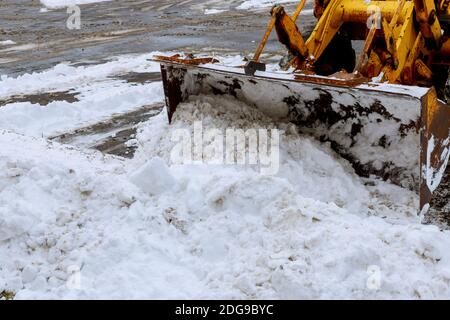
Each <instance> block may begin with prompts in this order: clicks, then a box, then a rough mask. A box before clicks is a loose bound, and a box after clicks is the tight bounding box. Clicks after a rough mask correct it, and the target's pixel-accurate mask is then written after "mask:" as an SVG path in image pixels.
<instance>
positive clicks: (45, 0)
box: [40, 0, 111, 9]
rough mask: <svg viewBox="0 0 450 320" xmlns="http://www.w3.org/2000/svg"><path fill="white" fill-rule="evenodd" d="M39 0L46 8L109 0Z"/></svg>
mask: <svg viewBox="0 0 450 320" xmlns="http://www.w3.org/2000/svg"><path fill="white" fill-rule="evenodd" d="M40 1H41V3H42V4H43V5H44V6H46V7H47V8H51V9H55V8H64V7H69V6H74V5H80V4H88V3H95V2H105V1H111V0H40Z"/></svg>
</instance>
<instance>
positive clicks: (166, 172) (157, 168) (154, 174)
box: [130, 158, 176, 195]
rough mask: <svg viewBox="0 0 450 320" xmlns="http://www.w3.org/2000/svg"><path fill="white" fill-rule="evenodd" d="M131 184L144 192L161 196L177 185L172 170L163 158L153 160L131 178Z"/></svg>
mask: <svg viewBox="0 0 450 320" xmlns="http://www.w3.org/2000/svg"><path fill="white" fill-rule="evenodd" d="M130 180H131V182H132V183H133V184H134V185H136V186H137V187H138V188H140V189H141V190H143V191H144V192H147V193H150V194H153V195H159V194H162V193H164V192H166V191H168V190H170V189H171V188H172V187H173V186H174V185H175V183H176V181H175V178H174V177H173V176H172V174H171V172H170V169H169V168H168V167H167V165H166V163H165V162H164V161H163V160H162V159H161V158H153V159H152V160H150V161H148V162H147V163H146V164H144V165H143V166H142V167H140V168H139V169H138V170H137V171H136V172H135V173H133V174H132V175H131V176H130Z"/></svg>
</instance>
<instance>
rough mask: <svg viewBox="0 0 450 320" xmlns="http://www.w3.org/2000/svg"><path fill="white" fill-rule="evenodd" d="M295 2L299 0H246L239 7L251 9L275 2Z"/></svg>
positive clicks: (267, 5) (268, 5)
mask: <svg viewBox="0 0 450 320" xmlns="http://www.w3.org/2000/svg"><path fill="white" fill-rule="evenodd" d="M294 2H298V0H248V1H244V2H243V3H242V4H241V5H239V6H238V7H237V9H241V10H249V9H257V8H265V7H270V6H273V5H275V4H283V3H294Z"/></svg>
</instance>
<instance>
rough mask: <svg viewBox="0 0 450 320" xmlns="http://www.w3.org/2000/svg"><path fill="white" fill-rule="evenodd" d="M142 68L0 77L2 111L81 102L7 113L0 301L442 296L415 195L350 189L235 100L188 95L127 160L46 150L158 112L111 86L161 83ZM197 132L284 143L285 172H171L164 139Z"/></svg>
mask: <svg viewBox="0 0 450 320" xmlns="http://www.w3.org/2000/svg"><path fill="white" fill-rule="evenodd" d="M147 58H148V56H141V57H140V58H138V59H141V60H140V61H138V62H135V59H136V57H119V58H116V59H114V60H113V61H110V62H108V63H106V64H101V65H97V66H82V67H75V66H70V65H66V64H64V65H59V66H56V67H55V68H53V69H51V70H48V71H45V72H43V73H35V74H29V75H24V76H22V77H20V78H18V79H13V78H10V77H6V76H3V77H2V80H1V85H0V97H3V98H5V97H7V96H8V95H10V94H19V93H21V92H25V93H30V92H35V91H36V90H41V91H49V90H50V91H61V90H68V89H70V88H72V89H73V90H76V91H78V92H81V94H80V96H79V99H80V101H79V102H75V103H72V104H65V103H56V102H54V103H55V104H56V105H51V104H50V105H49V106H47V107H39V106H36V105H29V104H27V103H14V104H10V105H7V106H4V107H2V108H0V113H1V114H0V119H1V122H0V127H1V130H0V145H1V148H0V292H2V291H3V290H7V291H11V292H14V293H15V294H16V298H17V299H29V298H32V299H35V298H94V299H99V298H117V299H118V298H125V299H134V298H158V299H164V298H179V299H187V298H198V299H203V298H209V299H216V298H250V299H271V298H274V299H277V298H287V299H313V298H322V299H325V298H332V299H336V298H360V299H371V298H382V299H399V298H407V299H419V298H422V299H423V298H448V296H449V294H450V252H449V250H448V247H449V246H450V233H449V232H447V231H440V230H439V229H438V228H437V227H434V226H425V225H422V224H421V223H420V219H419V218H418V217H417V215H416V208H417V205H418V199H417V195H416V194H414V193H412V192H410V191H408V190H405V189H401V188H399V187H396V186H393V185H390V184H388V183H384V182H381V181H379V180H377V179H361V178H359V177H358V176H357V175H356V174H355V173H354V172H353V170H352V168H351V166H350V165H349V163H347V162H346V161H345V160H342V159H340V158H338V157H337V156H336V155H335V154H334V153H333V152H332V150H331V148H330V146H329V145H327V144H321V143H318V142H317V141H316V140H314V139H312V138H310V137H308V136H305V135H301V134H299V133H298V131H297V130H296V128H295V127H294V126H292V125H288V124H277V123H273V122H272V121H271V120H270V119H268V118H267V117H266V116H264V115H263V114H261V113H259V112H258V111H257V110H254V109H253V108H250V107H249V106H246V105H244V104H242V103H240V102H237V101H235V100H232V99H225V98H215V99H212V98H209V97H196V98H195V99H193V100H192V101H189V102H187V103H184V104H183V105H181V106H180V107H179V110H178V112H177V114H176V115H175V118H174V123H173V125H171V126H169V125H168V124H167V119H166V114H165V111H163V112H162V113H161V114H160V115H158V116H156V117H154V118H151V119H150V120H149V121H147V122H145V123H142V124H141V125H140V127H139V130H138V134H137V137H136V139H137V142H138V145H139V149H138V150H137V154H136V156H135V158H134V159H132V160H125V159H122V158H117V157H112V156H105V155H102V154H101V153H99V152H95V151H91V150H84V149H79V148H76V147H72V146H66V145H60V144H57V143H52V142H49V141H47V140H46V138H45V136H46V135H48V134H50V133H52V132H54V131H58V130H67V129H69V128H73V127H74V126H76V125H77V124H78V123H80V122H90V121H98V120H99V119H101V118H102V117H103V116H104V115H106V111H105V110H107V109H108V108H111V110H114V111H116V110H132V109H133V108H134V107H136V106H137V105H139V104H142V103H145V102H148V101H157V100H158V99H161V98H162V92H161V84H160V83H157V86H158V88H159V89H157V88H156V87H153V86H149V85H145V84H144V85H137V86H136V85H133V84H130V83H126V82H124V81H119V80H114V79H111V77H110V76H113V75H117V74H121V73H123V72H126V71H127V70H128V71H129V70H133V71H136V72H138V71H140V72H144V71H145V72H152V71H153V70H156V69H155V68H156V67H155V66H154V65H153V64H152V63H150V62H148V61H146V59H147ZM118 62H120V63H118ZM19 83H20V84H21V85H20V87H18V84H19ZM136 95H137V96H138V97H136ZM69 107H71V108H72V109H73V111H72V112H73V114H70V113H68V111H67V110H68V109H69ZM221 107H222V108H226V110H227V112H223V111H222V109H221ZM33 108H35V109H37V110H39V111H33ZM78 109H79V110H81V111H78ZM4 110H6V111H4ZM83 110H84V111H83ZM88 110H91V113H89V112H88ZM114 111H112V112H114ZM34 112H36V113H34ZM66 112H67V113H66ZM103 112H105V113H103ZM26 115H28V116H26ZM59 115H61V117H62V119H63V120H62V121H61V122H63V123H57V121H56V120H57V119H58V116H59ZM17 116H20V117H19V118H20V120H15V117H17ZM72 116H73V117H74V119H72V118H71V117H72ZM35 117H37V118H35ZM89 117H92V119H90V120H89ZM4 118H5V119H7V120H4ZM36 119H38V121H37V120H36ZM33 120H34V121H33ZM200 120H201V121H203V125H204V126H205V127H208V128H212V127H214V128H218V129H225V128H230V127H231V128H240V129H244V130H245V129H248V128H258V129H259V128H267V129H273V128H277V129H280V130H283V131H284V135H283V138H282V141H281V144H280V146H281V150H280V153H281V163H280V172H279V173H278V174H277V175H275V176H267V175H261V174H260V173H259V170H258V168H255V167H245V166H201V165H199V166H181V165H173V164H172V163H171V161H170V153H171V150H172V147H173V145H174V142H172V141H171V134H172V132H174V130H176V129H187V130H190V131H192V126H193V123H194V122H196V121H200ZM37 122H40V123H42V125H41V127H39V125H37V124H36V123H37ZM42 133H44V137H42ZM152 182H155V183H152ZM374 276H375V278H374ZM377 277H378V278H377ZM377 279H378V280H380V281H378V280H377Z"/></svg>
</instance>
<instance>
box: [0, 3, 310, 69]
mask: <svg viewBox="0 0 450 320" xmlns="http://www.w3.org/2000/svg"><path fill="white" fill-rule="evenodd" d="M241 3H242V1H238V0H234V1H233V0H231V1H223V0H209V1H207V0H185V1H175V0H125V1H123V0H122V1H118V0H116V1H110V2H102V3H95V4H89V5H82V6H80V8H81V29H80V30H69V29H68V28H67V27H66V22H67V19H68V17H69V14H68V13H67V9H66V8H60V9H53V10H48V11H43V12H41V9H42V8H43V6H42V4H41V3H40V2H39V1H38V0H0V41H2V40H3V41H4V40H12V41H14V42H16V44H15V45H9V46H0V74H9V75H18V74H22V73H29V72H33V71H39V70H43V69H47V68H50V67H51V66H53V65H55V64H57V63H60V62H63V61H71V62H79V63H98V62H100V61H102V59H104V58H107V57H110V56H114V55H120V54H128V53H143V52H151V51H177V50H180V51H192V52H196V51H206V52H208V51H215V52H232V53H238V52H242V53H247V54H249V53H251V52H252V51H253V50H254V49H255V47H256V46H257V42H258V41H260V39H261V37H262V34H263V32H264V30H265V27H266V25H267V22H268V18H269V13H268V11H269V10H270V8H266V9H262V10H257V11H251V12H250V11H244V10H237V9H236V7H237V6H238V5H239V4H241ZM287 8H288V10H294V8H293V6H292V5H288V6H287ZM205 9H225V10H226V11H224V12H221V13H219V14H212V15H206V14H205V13H204V12H205ZM306 9H308V8H306ZM312 24H313V18H312V17H304V16H303V17H302V16H301V17H300V21H299V26H300V28H301V29H303V28H311V26H312ZM267 51H268V52H282V51H283V50H282V48H281V47H280V46H279V44H278V42H277V40H276V38H275V36H274V35H272V38H271V40H270V41H269V43H268V45H267Z"/></svg>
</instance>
